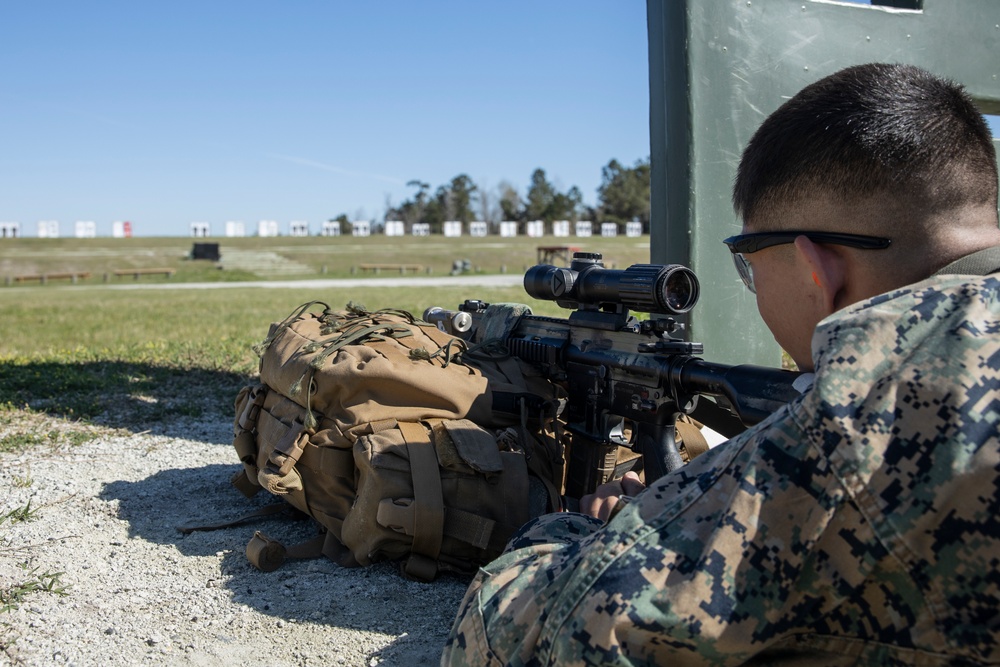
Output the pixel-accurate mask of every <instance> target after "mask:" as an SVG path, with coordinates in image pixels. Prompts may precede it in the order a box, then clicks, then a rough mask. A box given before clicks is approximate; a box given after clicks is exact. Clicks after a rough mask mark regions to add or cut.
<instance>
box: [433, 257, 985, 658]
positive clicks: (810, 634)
mask: <svg viewBox="0 0 1000 667" xmlns="http://www.w3.org/2000/svg"><path fill="white" fill-rule="evenodd" d="M998 334H1000V278H998V277H993V276H990V277H982V278H980V277H977V278H970V277H968V276H963V277H959V276H954V275H952V276H944V277H938V278H932V279H929V280H927V281H924V282H921V283H917V284H915V285H911V286H909V287H907V288H904V289H901V290H897V291H895V292H892V293H889V294H885V295H882V296H879V297H876V298H874V299H871V300H869V301H866V302H863V303H861V304H858V305H856V306H854V307H852V308H850V309H847V310H844V311H840V312H838V313H836V314H834V315H832V316H831V317H829V318H827V319H826V320H824V321H823V322H821V323H820V325H819V326H818V327H817V330H816V333H815V336H814V338H813V356H814V359H815V361H816V369H817V372H816V377H815V383H814V385H813V387H812V389H810V390H809V391H807V392H806V393H805V394H803V396H802V397H800V398H799V399H798V400H797V401H795V402H793V403H792V404H791V405H789V406H787V407H786V408H785V409H782V410H780V411H779V412H777V413H776V414H774V415H772V417H771V418H769V419H768V420H766V421H765V422H763V423H761V424H759V425H758V426H757V427H755V428H753V429H751V430H749V431H747V432H745V433H743V434H742V435H740V436H739V437H737V438H734V439H733V440H731V441H729V442H728V443H726V444H724V445H722V446H719V447H717V448H715V449H713V450H712V451H710V452H709V453H707V454H705V455H703V456H701V457H699V458H698V459H696V460H694V461H693V462H692V463H690V464H688V465H687V466H686V467H684V468H682V469H681V470H679V471H676V472H674V473H673V474H669V475H667V476H665V477H663V478H662V479H660V480H658V481H657V482H656V483H654V484H653V485H652V486H650V488H648V489H646V490H645V491H644V492H642V493H641V494H639V495H638V496H636V498H635V499H634V500H633V501H632V502H631V503H630V504H628V505H627V506H626V507H625V508H624V509H623V510H622V511H621V512H620V513H619V514H618V515H617V516H616V517H615V518H614V519H613V520H612V521H611V522H610V523H609V524H607V525H606V526H604V525H602V524H601V523H600V522H599V521H597V520H595V519H591V518H589V517H585V516H582V515H578V514H554V515H552V514H550V515H546V516H543V517H540V518H539V519H536V520H535V521H533V522H532V523H530V524H528V525H527V526H526V527H525V528H524V529H523V530H522V531H521V532H520V533H519V534H518V536H516V537H515V539H514V541H513V542H512V543H511V544H510V545H509V546H508V549H507V551H506V552H505V553H504V555H502V556H501V557H500V558H498V559H497V560H496V561H494V562H493V563H491V564H490V565H488V566H487V567H486V568H484V569H482V570H481V571H480V573H479V574H478V576H477V577H476V579H475V581H474V582H473V583H472V586H471V587H470V589H469V591H468V593H467V594H466V597H465V600H464V601H463V603H462V607H461V610H460V612H459V615H458V618H457V619H456V621H455V626H454V628H453V629H452V634H451V637H450V638H449V641H448V645H447V647H446V649H445V654H444V656H443V659H442V664H444V665H477V666H481V665H500V664H512V665H549V664H559V665H689V664H698V665H701V664H710V665H736V664H742V663H748V662H749V663H751V664H755V665H758V664H761V665H763V664H783V665H792V664H810V665H816V664H821V665H849V664H878V665H895V664H909V665H938V664H946V663H947V664H983V663H992V664H996V663H997V662H1000V649H998V638H1000V613H998V607H1000V443H998V430H997V426H998V421H1000V393H998V391H997V390H998V386H1000V382H998V380H1000V335H998Z"/></svg>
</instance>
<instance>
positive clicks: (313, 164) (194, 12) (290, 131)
mask: <svg viewBox="0 0 1000 667" xmlns="http://www.w3.org/2000/svg"><path fill="white" fill-rule="evenodd" d="M0 35H2V39H0V221H18V222H19V223H20V225H21V234H22V235H24V236H34V235H35V234H36V228H37V223H38V221H39V220H58V221H59V222H60V225H61V233H62V235H64V236H66V235H70V234H72V225H73V224H74V222H75V221H76V220H92V221H95V223H96V227H97V233H98V235H102V236H105V235H110V234H111V228H112V223H113V221H121V220H128V221H130V222H131V223H132V227H133V231H134V233H135V234H136V235H141V236H163V235H188V234H190V225H191V223H192V222H195V221H204V222H209V223H210V224H211V225H212V233H213V234H218V235H221V234H223V233H224V226H225V223H226V221H230V220H241V221H244V223H245V225H246V228H247V229H248V231H249V230H251V229H254V230H255V229H256V225H257V221H258V220H277V221H279V224H280V225H281V226H282V227H284V226H285V225H287V223H288V222H289V221H292V220H304V221H307V222H309V223H310V226H311V228H312V229H313V231H314V233H315V231H318V228H319V227H320V225H321V223H322V221H324V220H328V219H330V218H333V217H336V216H337V215H339V214H341V213H343V214H346V215H347V216H348V217H349V218H351V219H371V220H380V219H382V217H383V216H384V213H385V209H386V202H387V201H391V202H392V203H393V204H399V203H400V202H402V201H403V200H405V199H407V198H410V197H412V196H413V194H414V192H415V189H414V188H413V187H408V186H407V185H406V183H407V182H409V181H411V180H414V179H418V180H420V181H424V182H426V183H429V184H430V185H431V190H432V191H433V190H434V189H436V188H437V187H438V186H439V185H442V184H445V183H447V182H448V181H450V180H451V179H452V178H453V177H454V176H456V175H458V174H462V173H464V174H467V175H468V176H470V177H471V178H472V179H473V181H475V182H476V183H477V184H478V185H479V186H480V187H485V188H486V189H487V190H488V191H495V190H496V188H497V186H498V185H499V183H500V182H501V181H503V180H507V181H509V182H510V183H512V184H514V185H515V186H516V187H518V188H519V189H520V191H521V193H522V194H523V193H524V191H525V189H526V187H527V184H528V183H529V180H530V176H531V173H532V172H533V171H534V170H535V169H536V168H542V169H544V170H545V171H546V174H547V176H548V178H549V180H550V181H551V182H553V183H554V184H555V185H556V186H558V187H559V188H560V189H561V190H566V189H568V188H569V187H570V186H573V185H575V186H577V187H578V188H580V190H581V192H582V193H583V196H584V201H585V203H588V204H591V205H593V204H596V200H597V194H596V189H597V187H598V185H599V184H600V178H601V168H602V167H603V166H604V165H606V164H607V163H608V162H609V161H610V160H611V159H612V158H615V159H617V160H619V161H620V162H622V163H624V164H626V165H632V164H634V163H635V162H636V161H637V160H639V159H642V158H645V157H647V156H648V155H649V80H648V64H647V39H646V9H645V3H644V2H642V1H641V0H627V1H617V0H616V1H608V0H600V1H594V0H547V1H545V2H537V1H534V0H532V1H527V0H504V2H469V1H464V2H459V1H444V0H431V1H428V2H402V1H396V0H385V1H382V2H356V1H352V2H346V1H343V2H341V1H334V0H328V1H319V0H315V1H311V0H303V1H299V2H288V3H284V2H282V3H279V2H274V1H273V0H270V1H267V2H262V1H257V0H241V1H240V2H235V1H213V2H192V1H187V0H179V1H177V0H175V1H172V2H169V3H167V2H134V1H130V2H116V1H113V0H102V1H101V2H93V3H91V2H86V3H83V2H69V1H53V2H4V3H2V5H0Z"/></svg>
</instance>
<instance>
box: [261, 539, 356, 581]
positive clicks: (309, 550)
mask: <svg viewBox="0 0 1000 667" xmlns="http://www.w3.org/2000/svg"><path fill="white" fill-rule="evenodd" d="M246 554H247V560H248V561H250V564H251V565H253V566H254V567H255V568H257V569H258V570H260V571H261V572H273V571H274V570H277V569H278V568H279V567H281V565H282V564H283V563H284V562H285V561H286V560H288V559H289V558H319V557H320V556H326V557H327V558H329V559H330V560H332V561H333V562H335V563H337V564H338V565H341V566H343V567H357V565H358V562H357V561H356V560H354V557H353V556H352V555H351V552H350V550H349V549H347V547H345V546H344V545H343V544H341V542H340V540H338V539H337V538H336V536H334V534H333V533H331V532H325V533H321V534H319V535H317V536H316V537H314V538H312V539H310V540H306V541H305V542H299V543H298V544H293V545H292V546H290V547H286V546H285V545H284V544H282V543H281V542H279V541H278V540H275V539H271V538H270V537H268V536H267V535H265V534H264V533H262V532H260V531H259V530H258V531H257V532H255V533H254V535H253V537H251V538H250V541H249V542H248V543H247V550H246Z"/></svg>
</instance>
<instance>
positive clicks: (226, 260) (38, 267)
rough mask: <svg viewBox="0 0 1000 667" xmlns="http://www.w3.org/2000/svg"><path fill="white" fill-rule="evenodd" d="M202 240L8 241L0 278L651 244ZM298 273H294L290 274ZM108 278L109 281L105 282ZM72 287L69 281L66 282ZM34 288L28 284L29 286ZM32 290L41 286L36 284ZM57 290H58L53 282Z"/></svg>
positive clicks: (515, 256)
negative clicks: (202, 252)
mask: <svg viewBox="0 0 1000 667" xmlns="http://www.w3.org/2000/svg"><path fill="white" fill-rule="evenodd" d="M194 241H195V239H190V238H185V237H163V238H129V239H115V238H94V239H71V238H60V239H38V238H18V239H0V279H2V282H3V283H7V281H10V283H9V284H10V286H12V287H17V286H18V285H19V283H17V282H15V280H14V279H15V278H16V277H17V276H23V275H32V274H44V273H62V272H89V273H90V274H91V277H90V278H86V279H82V280H80V281H79V284H83V285H100V284H104V283H105V282H107V283H109V284H111V283H130V282H134V279H133V278H132V277H131V276H125V277H116V276H115V275H114V271H115V270H127V269H131V268H171V269H174V270H175V271H176V273H175V274H174V275H173V277H171V278H166V277H162V276H144V277H142V278H141V279H140V281H141V282H143V283H147V282H152V283H156V282H170V283H174V282H195V281H197V282H220V281H230V282H233V281H245V280H251V279H256V278H268V279H274V278H284V279H289V278H319V277H325V278H344V277H349V276H351V275H353V270H354V269H355V268H356V267H357V265H358V264H361V263H365V262H379V263H389V264H420V265H422V266H424V267H425V269H424V271H425V272H428V271H429V272H430V273H431V274H432V275H437V276H441V275H448V274H449V273H450V272H451V270H452V266H453V263H454V262H455V261H456V260H468V261H469V262H470V264H471V266H472V270H473V271H474V272H477V273H500V272H502V271H503V270H507V271H509V272H512V273H514V272H523V271H524V270H525V269H527V268H528V267H529V266H532V265H534V264H535V263H536V261H537V258H538V253H537V250H536V249H537V248H538V247H539V246H547V245H570V246H575V247H580V248H582V249H583V250H587V251H600V252H602V253H603V254H604V257H605V260H606V263H607V264H608V266H611V265H615V266H618V267H625V266H628V265H629V264H634V263H640V262H648V261H649V237H645V236H644V237H638V238H627V237H624V236H620V237H614V238H602V237H591V238H582V239H577V238H573V237H570V238H556V237H551V236H549V237H543V238H528V237H514V238H501V237H498V236H489V237H484V238H472V237H460V238H445V237H443V236H429V237H398V238H392V239H387V238H386V237H385V236H381V235H379V236H369V237H359V238H354V237H350V236H341V237H322V236H311V237H274V238H257V237H246V238H232V239H230V238H209V239H197V242H198V243H202V242H210V243H218V244H219V249H220V252H221V255H222V261H221V262H220V263H218V264H217V263H215V262H211V261H205V260H191V259H188V257H189V256H190V253H191V250H192V246H193V243H194ZM291 270H294V271H296V272H295V273H293V274H288V273H282V271H291ZM106 274H107V278H105V275H106ZM61 282H62V284H65V283H66V282H67V281H61ZM25 284H28V283H25ZM32 284H36V285H37V284H38V283H37V282H36V283H32ZM51 284H53V285H54V284H56V281H53V282H52V283H51Z"/></svg>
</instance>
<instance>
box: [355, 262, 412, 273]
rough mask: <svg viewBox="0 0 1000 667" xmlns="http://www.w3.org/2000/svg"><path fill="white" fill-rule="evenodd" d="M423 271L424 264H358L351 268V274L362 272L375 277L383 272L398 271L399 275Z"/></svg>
mask: <svg viewBox="0 0 1000 667" xmlns="http://www.w3.org/2000/svg"><path fill="white" fill-rule="evenodd" d="M423 270H424V265H423V264H358V265H357V266H352V267H351V273H357V272H358V271H361V272H362V273H374V274H375V275H378V274H379V273H380V272H381V271H398V272H399V273H406V272H407V271H413V272H414V273H420V272H421V271H423Z"/></svg>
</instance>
